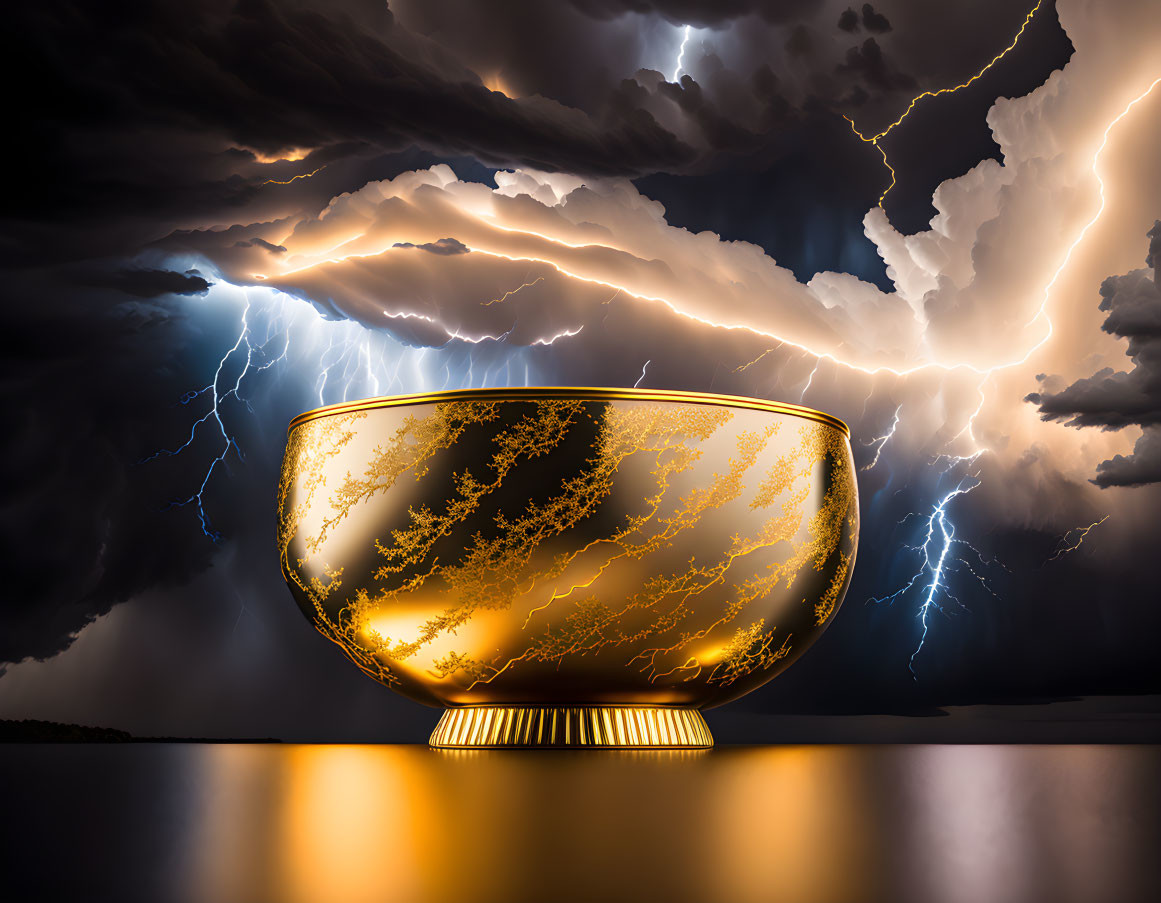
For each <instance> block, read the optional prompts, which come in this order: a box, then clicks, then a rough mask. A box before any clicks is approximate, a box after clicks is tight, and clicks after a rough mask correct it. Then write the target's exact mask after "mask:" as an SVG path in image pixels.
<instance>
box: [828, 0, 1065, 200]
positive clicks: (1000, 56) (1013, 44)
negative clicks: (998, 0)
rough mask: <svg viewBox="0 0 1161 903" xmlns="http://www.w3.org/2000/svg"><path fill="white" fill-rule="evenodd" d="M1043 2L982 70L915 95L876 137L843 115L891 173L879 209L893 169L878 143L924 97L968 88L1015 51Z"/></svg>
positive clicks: (890, 187) (890, 185)
mask: <svg viewBox="0 0 1161 903" xmlns="http://www.w3.org/2000/svg"><path fill="white" fill-rule="evenodd" d="M1043 2H1044V0H1037V2H1036V5H1035V6H1034V7H1032V9H1031V10H1029V11H1028V15H1026V16H1025V17H1024V21H1023V22H1022V23H1021V24H1020V30H1019V31H1017V32H1016V36H1015V37H1014V38H1012V42H1011V43H1010V44H1009V45H1008V46H1007V47H1005V48H1004V49H1003V50H1001V51H1000V52H999V53H997V54H996V55H995V56H994V57H992V59H991V61H990V62H989V63H988V64H987V65H986V66H984V68H982V69H981V70H980V71H979V72H977V73H976V74H975V75H973V76H972V77H971V78H969V79H968V80H967V81H965V82H963V83H962V84H958V85H956V86H955V87H953V88H940V89H939V90H938V91H924V92H923V93H922V94H917V95H916V96H915V97H913V98H911V102H910V103H909V104H907V109H905V110H904V111H903V113H902V114H901V115H900V116H899V118H898V119H896V120H895V121H894V122H892V123H891V124H890V125H888V126H887V127H886V128H885V129H883V131H881V132H879V133H878V134H877V135H872V136H870V137H867V136H866V135H864V134H863V133H862V132H860V131H859V129H858V127H857V126H856V125H855V121H854V120H853V119H851V117H850V116H847V115H845V114H844V115H843V119H845V120H846V121H847V122H849V123H850V125H851V131H852V132H854V133H855V134H856V135H857V136H858V137H859V140H860V141H865V142H866V143H867V144H872V145H874V147H875V150H877V151H878V152H879V154H880V156H882V158H883V165H884V166H886V167H887V170H888V171H889V172H890V173H891V183H890V184H889V185H888V186H887V187H886V188H885V189H883V193H882V194H881V195H879V206H880V207H882V206H883V199H884V198H886V197H887V195H888V194H890V193H891V189H892V188H894V187H895V168H894V167H893V166H891V163H890V161H889V160H888V159H887V152H886V151H885V150H883V148H882V146H881V145H880V144H879V141H880V140H881V139H883V138H886V137H887V136H888V135H889V134H891V130H892V129H894V128H895V127H896V126H897V125H899V124H900V123H902V122H903V120H904V119H906V118H907V117H908V116H910V115H911V111H912V110H914V109H915V105H916V104H917V103H919V101H921V100H923V99H924V98H925V97H939V96H940V95H941V94H954V93H955V92H956V91H961V90H963V89H964V88H966V87H968V85H970V84H972V83H973V82H975V81H976V80H978V79H979V78H981V77H982V76H983V75H984V73H985V72H987V71H988V70H989V69H991V68H992V67H993V66H994V65H996V63H998V62H999V61H1000V60H1002V59H1003V58H1004V57H1006V56H1007V55H1008V54H1009V53H1010V52H1011V51H1012V50H1014V49H1015V47H1016V44H1017V43H1018V42H1019V41H1020V36H1021V35H1023V34H1024V30H1025V29H1026V28H1027V27H1028V23H1029V22H1031V21H1032V17H1033V16H1034V15H1036V11H1037V10H1038V9H1040V6H1041V4H1042V3H1043Z"/></svg>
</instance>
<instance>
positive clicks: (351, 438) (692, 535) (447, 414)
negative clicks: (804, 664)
mask: <svg viewBox="0 0 1161 903" xmlns="http://www.w3.org/2000/svg"><path fill="white" fill-rule="evenodd" d="M848 436H849V431H848V430H847V427H846V425H845V424H844V423H843V422H842V421H841V420H838V419H836V418H834V417H831V416H829V415H827V414H823V413H820V412H818V411H812V410H810V409H809V408H804V407H800V406H799V405H791V404H782V403H778V402H770V401H762V400H759V399H753V398H739V397H733V396H725V395H706V394H702V393H697V392H668V391H655V390H649V389H544V388H539V389H471V390H463V391H457V392H439V393H434V394H427V395H405V396H397V397H387V398H371V399H365V400H362V401H355V402H350V403H344V404H338V405H331V406H330V407H326V408H320V409H318V410H315V411H309V412H307V413H305V414H302V415H300V416H299V417H296V418H295V419H294V420H293V421H292V422H291V424H290V429H289V438H288V441H287V447H286V458H285V461H284V463H283V467H282V478H281V480H280V482H279V486H278V512H279V513H278V550H279V554H280V555H281V558H282V571H283V574H284V576H285V577H286V581H287V583H288V584H289V585H290V589H291V592H292V593H293V594H294V597H295V599H296V600H297V602H298V604H299V607H300V608H302V610H303V612H304V613H305V614H306V616H307V617H308V618H310V620H311V621H312V622H313V623H314V625H315V627H316V628H318V630H319V632H320V633H322V634H323V636H325V637H327V638H328V639H330V640H333V641H334V642H335V643H336V644H337V645H338V646H339V648H340V649H342V650H343V652H345V653H346V654H347V656H348V657H349V658H350V659H351V661H353V662H354V663H355V664H356V665H358V666H359V667H360V668H361V669H362V670H363V671H364V672H365V673H367V674H369V675H370V676H371V677H373V678H375V679H376V680H378V681H380V682H381V683H384V684H386V685H387V686H389V687H391V688H392V689H394V690H397V691H398V692H400V693H402V694H403V695H404V696H407V697H410V698H411V699H414V700H417V701H419V702H423V703H427V704H429V705H437V706H446V707H447V710H446V711H445V713H444V716H443V718H442V720H441V721H440V723H439V726H438V727H437V728H436V730H435V733H433V734H432V737H431V744H432V745H433V746H437V747H481V746H606V747H641V746H645V747H705V746H711V745H712V744H713V740H712V738H711V736H710V733H709V730H708V728H707V727H706V725H705V721H704V719H702V717H701V715H700V713H699V711H698V710H699V709H703V708H708V707H710V706H715V705H721V704H722V703H724V702H729V701H730V700H732V699H736V698H737V697H739V696H741V695H742V694H743V693H748V692H749V691H750V690H753V689H754V688H755V687H758V686H760V685H762V684H764V683H766V681H768V680H770V679H771V678H772V677H774V676H775V675H776V674H778V673H779V672H780V671H782V670H783V669H785V668H786V667H787V666H788V665H789V664H790V663H791V662H793V661H794V660H795V659H797V658H798V657H799V656H800V655H802V653H803V652H805V651H806V648H807V647H808V646H810V644H811V643H813V642H814V640H815V639H816V638H817V637H818V635H819V634H820V633H822V631H823V630H824V629H825V628H826V625H827V623H828V622H829V621H830V619H831V618H832V617H833V616H834V613H835V611H836V610H837V609H838V607H839V604H840V603H841V601H842V598H843V594H844V593H845V592H846V588H847V585H848V583H849V582H850V576H851V568H852V565H853V564H854V558H855V547H856V544H857V537H858V519H859V514H858V497H857V492H856V487H855V479H854V468H853V466H852V460H851V450H850V444H849V441H848Z"/></svg>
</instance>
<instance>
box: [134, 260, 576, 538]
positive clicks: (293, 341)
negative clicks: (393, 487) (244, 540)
mask: <svg viewBox="0 0 1161 903" xmlns="http://www.w3.org/2000/svg"><path fill="white" fill-rule="evenodd" d="M238 296H240V307H241V313H240V315H239V321H238V324H239V325H238V331H237V334H236V338H235V339H234V341H233V343H232V344H231V345H230V347H229V348H228V349H226V350H225V352H224V353H223V354H222V355H221V356H220V357H219V358H218V360H217V363H216V365H215V367H214V372H213V378H212V380H211V381H210V382H209V384H207V385H205V386H203V387H201V388H199V389H195V390H191V391H189V392H187V393H185V394H184V395H183V396H182V397H181V398H180V399H179V400H178V404H179V405H181V406H183V407H189V406H191V405H194V404H195V403H197V402H198V401H199V400H201V399H207V400H208V406H209V409H208V410H207V411H206V412H205V413H204V414H202V415H201V416H200V417H198V418H197V419H195V420H194V421H193V423H192V424H191V426H190V428H189V432H188V433H187V434H186V435H185V438H184V441H183V442H182V443H181V444H180V445H178V446H176V447H173V448H162V449H159V450H158V451H156V452H153V453H152V454H150V455H148V456H147V457H145V458H142V459H141V461H140V462H139V463H140V464H147V463H150V462H154V461H157V460H158V459H162V458H173V457H177V456H179V455H182V454H183V453H193V452H192V451H191V447H192V446H194V445H195V444H197V446H198V448H201V447H202V443H204V442H210V443H211V458H210V460H209V463H208V464H207V465H206V469H205V471H204V473H203V474H202V477H201V479H200V480H199V481H198V484H197V487H196V489H195V490H194V491H193V492H192V493H191V494H190V495H188V496H186V497H184V498H181V499H178V500H176V501H173V502H171V503H170V504H169V505H167V506H166V507H167V508H181V507H186V506H191V505H192V506H194V507H195V508H196V510H197V513H198V521H199V524H200V526H201V530H202V532H203V533H204V534H205V535H206V536H207V537H209V538H210V539H211V540H213V541H214V542H218V541H219V540H220V539H221V538H222V534H221V532H220V531H219V530H218V529H217V528H216V527H215V526H214V524H213V521H212V519H211V516H210V513H209V511H208V510H207V506H206V494H207V491H208V489H209V488H210V486H211V483H212V481H213V477H214V475H215V473H216V472H217V470H218V469H219V467H220V466H224V465H227V462H228V459H229V456H230V453H231V452H233V453H234V454H236V455H237V456H238V458H239V460H244V458H243V454H242V449H241V447H240V446H239V443H238V440H237V438H236V435H235V432H234V431H233V430H232V429H231V427H230V426H229V419H228V417H227V408H228V407H229V406H231V405H232V404H237V403H241V404H242V405H243V406H244V407H245V408H246V409H247V410H248V411H252V410H253V408H252V407H251V406H250V402H249V400H248V397H247V394H244V390H245V391H246V392H247V393H249V392H252V391H255V390H257V389H259V386H258V385H257V383H256V382H255V380H256V377H257V376H258V375H259V374H261V373H262V372H264V371H267V370H270V369H271V368H273V367H276V366H277V365H280V364H285V366H284V367H283V368H282V369H283V377H292V378H297V380H298V381H299V383H300V385H299V390H300V393H301V396H302V398H301V402H300V404H299V409H300V410H301V409H304V408H308V407H313V406H315V405H316V404H317V405H318V406H323V405H326V404H330V403H334V402H339V401H346V400H348V399H349V398H350V397H352V394H353V393H358V394H357V395H354V396H353V397H361V396H376V395H379V394H381V393H382V392H384V391H386V392H389V393H403V392H419V391H425V390H432V389H439V388H443V389H450V388H468V387H485V386H489V385H498V384H502V385H506V386H509V385H519V384H524V385H528V384H530V383H531V382H533V379H534V376H533V370H532V363H533V361H534V360H535V355H536V354H537V353H538V351H537V350H536V348H534V347H532V346H543V345H551V344H552V343H553V342H555V341H557V340H558V339H561V338H565V337H567V336H572V335H576V334H577V333H578V332H579V331H580V329H575V330H565V331H563V332H561V333H559V334H557V335H554V336H545V337H543V338H540V339H537V340H535V341H534V342H532V343H529V346H528V347H523V348H519V347H515V348H514V347H512V346H510V345H508V344H507V343H506V341H505V340H506V339H507V337H508V335H509V333H510V332H511V330H509V332H508V333H504V334H502V335H499V336H490V335H482V336H472V335H464V334H461V333H459V332H458V331H457V330H454V329H450V328H448V327H446V326H445V325H444V324H442V323H440V322H439V321H437V320H436V319H435V318H433V317H429V316H427V315H425V314H412V313H402V314H391V313H388V312H386V311H385V312H384V314H385V316H387V317H389V318H395V319H404V320H406V319H419V320H422V321H424V322H426V323H430V324H433V325H435V326H437V327H438V328H439V329H440V330H442V331H443V332H444V333H445V334H446V335H447V337H448V338H447V341H446V342H445V343H444V344H443V345H442V346H441V347H440V352H441V353H440V354H439V355H429V352H430V351H431V350H432V349H430V348H427V347H419V348H416V347H410V346H407V345H404V344H402V343H400V342H398V341H397V340H395V339H394V338H393V337H392V336H391V335H390V334H389V333H386V332H380V331H376V330H373V329H369V328H368V327H366V326H364V325H362V324H361V323H359V322H357V321H354V320H328V319H325V318H324V317H323V316H322V315H321V314H319V313H318V311H317V310H316V309H315V308H314V307H313V306H311V305H309V304H306V303H305V302H303V301H301V300H299V299H297V298H294V297H291V296H290V295H286V294H283V293H281V292H278V291H275V290H273V289H269V288H265V287H262V288H251V289H246V290H242V289H239V288H238V287H236V286H233V285H230V284H229V283H226V282H219V283H217V285H216V286H215V287H214V288H213V289H211V292H210V296H209V299H208V300H218V299H219V298H222V297H227V298H229V299H230V300H234V299H236V298H237V297H238ZM406 364H410V366H409V367H405V365H406ZM514 364H515V366H513V365H514ZM247 387H250V388H249V389H248V388H247ZM207 427H208V430H209V431H208V432H207ZM203 437H204V438H203Z"/></svg>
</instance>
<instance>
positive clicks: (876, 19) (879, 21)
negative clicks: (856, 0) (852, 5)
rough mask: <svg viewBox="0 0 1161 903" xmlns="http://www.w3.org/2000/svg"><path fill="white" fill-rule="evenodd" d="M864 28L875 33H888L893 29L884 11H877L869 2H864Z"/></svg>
mask: <svg viewBox="0 0 1161 903" xmlns="http://www.w3.org/2000/svg"><path fill="white" fill-rule="evenodd" d="M863 28H865V29H867V31H873V32H874V33H875V34H886V33H887V32H889V31H890V30H891V23H890V22H889V21H888V20H887V17H886V16H884V15H883V14H882V13H878V12H875V7H873V6H871V4H869V3H864V4H863Z"/></svg>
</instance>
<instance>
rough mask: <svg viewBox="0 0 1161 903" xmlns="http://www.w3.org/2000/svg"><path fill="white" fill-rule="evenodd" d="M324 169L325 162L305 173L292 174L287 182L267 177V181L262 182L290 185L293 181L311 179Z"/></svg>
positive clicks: (264, 183) (265, 183)
mask: <svg viewBox="0 0 1161 903" xmlns="http://www.w3.org/2000/svg"><path fill="white" fill-rule="evenodd" d="M324 169H326V164H323V165H322V166H320V167H319V168H318V169H314V170H311V171H310V172H303V173H299V174H298V175H297V176H291V177H290V178H289V179H287V180H286V181H285V182H280V181H278V180H277V179H267V180H266V181H265V182H262V183H261V184H263V185H289V184H290V183H291V182H297V181H298V180H299V179H309V178H310V177H311V176H313V175H314V174H315V173H317V172H322V171H323V170H324Z"/></svg>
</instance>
